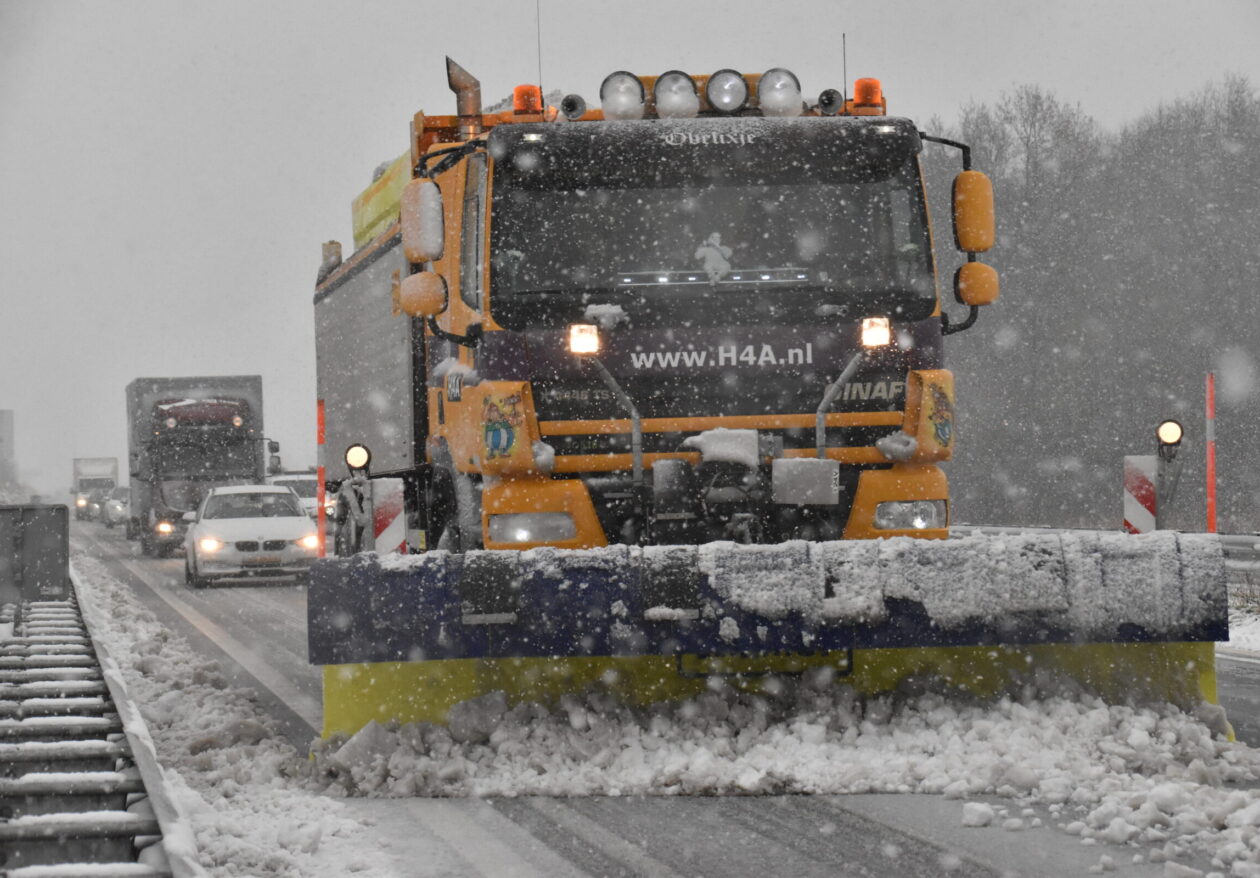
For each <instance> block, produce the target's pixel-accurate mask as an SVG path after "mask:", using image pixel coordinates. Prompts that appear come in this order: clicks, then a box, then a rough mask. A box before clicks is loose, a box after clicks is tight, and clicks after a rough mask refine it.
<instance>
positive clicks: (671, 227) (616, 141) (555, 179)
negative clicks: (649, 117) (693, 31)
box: [489, 118, 935, 323]
mask: <svg viewBox="0 0 1260 878" xmlns="http://www.w3.org/2000/svg"><path fill="white" fill-rule="evenodd" d="M879 121H880V123H881V124H876V123H874V122H871V121H865V120H851V119H819V118H809V119H791V120H782V119H774V120H771V119H699V120H686V121H683V122H624V123H604V124H601V125H569V126H555V125H550V126H542V125H539V126H533V125H522V126H503V127H502V128H496V129H495V130H494V132H493V133H492V135H491V138H490V146H489V148H490V154H491V156H492V157H493V158H494V159H495V166H494V168H495V170H494V190H493V202H492V205H493V210H492V223H491V253H492V259H491V295H492V302H493V304H492V307H493V309H494V312H495V315H496V317H499V315H500V313H501V312H503V313H504V314H505V315H506V316H508V318H509V319H508V322H509V323H511V322H517V321H513V320H512V319H511V317H512V315H513V312H518V311H522V309H525V310H524V311H522V313H529V312H533V313H534V314H539V313H540V311H545V310H547V309H546V308H545V307H543V308H541V309H540V308H539V306H540V305H542V304H543V303H544V302H546V301H547V300H551V299H552V298H553V297H555V296H557V295H560V296H564V297H566V298H569V299H573V298H574V297H575V294H576V296H578V297H581V295H582V294H584V293H591V292H596V291H597V292H599V293H600V294H601V298H600V301H601V302H603V301H618V302H620V303H622V304H633V303H634V302H636V301H642V302H644V303H645V304H646V303H647V302H648V301H649V300H652V301H653V304H654V305H655V304H657V302H656V300H658V299H659V298H660V297H666V298H668V299H674V300H676V299H677V298H678V297H680V296H682V297H685V298H686V299H688V300H690V301H691V303H692V307H695V308H703V307H704V304H705V303H708V304H709V306H710V307H711V308H712V309H715V310H720V311H723V312H730V311H732V310H734V311H738V310H739V309H740V308H741V307H743V306H745V305H746V304H751V303H753V302H754V301H755V302H757V303H758V304H761V305H764V303H765V302H766V301H767V300H769V301H771V302H773V301H776V300H785V301H787V300H797V301H799V302H800V303H801V304H805V303H808V304H810V305H811V306H813V307H815V308H816V307H817V306H818V305H821V304H825V303H832V304H834V305H836V306H840V305H845V304H849V305H853V304H858V303H870V304H873V305H877V306H878V307H879V308H881V309H885V310H887V309H888V308H889V307H890V306H891V307H897V308H901V309H905V310H909V311H914V312H920V311H924V310H925V309H926V311H928V312H930V310H931V308H932V307H933V306H934V303H935V283H934V280H933V272H932V261H931V252H930V244H929V237H928V234H927V220H926V212H925V210H924V206H923V202H922V188H921V185H920V178H919V170H918V162H917V159H916V156H917V151H918V145H919V144H918V136H917V134H916V133H915V132H914V129H913V126H910V124H909V123H907V122H905V121H904V120H879ZM517 128H520V129H528V130H520V131H517V130H511V131H508V130H505V129H517ZM741 294H743V295H741ZM749 294H755V295H753V296H750V295H749ZM610 295H611V297H612V298H611V299H610V298H609V296H610ZM553 304H554V302H553ZM569 316H572V315H569ZM763 316H764V315H763ZM907 316H910V315H907Z"/></svg>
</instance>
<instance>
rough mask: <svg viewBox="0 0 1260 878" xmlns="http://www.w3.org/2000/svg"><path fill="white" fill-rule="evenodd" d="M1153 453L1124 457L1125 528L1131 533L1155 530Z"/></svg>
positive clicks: (1154, 465) (1155, 462) (1156, 464)
mask: <svg viewBox="0 0 1260 878" xmlns="http://www.w3.org/2000/svg"><path fill="white" fill-rule="evenodd" d="M1157 466H1158V462H1157V460H1156V458H1155V456H1154V455H1152V454H1141V455H1126V456H1125V458H1124V529H1125V531H1126V532H1127V533H1131V534H1144V533H1151V532H1152V531H1154V530H1155V496H1156V495H1155V474H1156V467H1157Z"/></svg>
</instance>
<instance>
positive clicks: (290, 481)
mask: <svg viewBox="0 0 1260 878" xmlns="http://www.w3.org/2000/svg"><path fill="white" fill-rule="evenodd" d="M267 484H269V485H282V486H283V487H285V488H292V489H293V493H294V494H297V495H298V499H299V500H301V501H302V509H303V510H304V511H305V512H306V514H307V515H309V516H310V517H311V518H314V517H315V513H316V511H317V504H318V502H319V501H318V500H317V499H316V487H317V485H318V484H319V483H318V482H317V481H316V479H315V474H314V473H285V474H284V475H279V476H271V477H270V478H268V479H267Z"/></svg>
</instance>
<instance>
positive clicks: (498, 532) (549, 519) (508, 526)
mask: <svg viewBox="0 0 1260 878" xmlns="http://www.w3.org/2000/svg"><path fill="white" fill-rule="evenodd" d="M489 536H490V542H492V543H555V542H560V541H561V540H571V539H573V538H574V537H576V536H577V525H576V524H574V523H573V516H572V515H570V514H569V513H567V512H513V513H510V514H507V515H491V516H490V534H489Z"/></svg>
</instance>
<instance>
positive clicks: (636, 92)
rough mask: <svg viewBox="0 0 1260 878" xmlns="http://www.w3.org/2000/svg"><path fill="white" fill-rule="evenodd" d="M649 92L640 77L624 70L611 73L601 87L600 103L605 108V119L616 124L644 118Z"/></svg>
mask: <svg viewBox="0 0 1260 878" xmlns="http://www.w3.org/2000/svg"><path fill="white" fill-rule="evenodd" d="M646 100H647V92H645V91H644V90H643V83H642V82H640V81H639V77H637V76H635V75H634V74H633V73H627V72H626V71H624V70H618V71H617V72H616V73H610V74H608V76H607V77H605V79H604V82H603V84H602V85H600V87H599V102H600V104H601V105H603V108H604V118H605V119H609V120H612V121H616V122H624V121H628V120H632V119H642V118H643V105H644V103H645V102H646Z"/></svg>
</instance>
